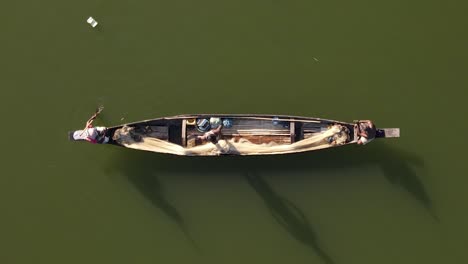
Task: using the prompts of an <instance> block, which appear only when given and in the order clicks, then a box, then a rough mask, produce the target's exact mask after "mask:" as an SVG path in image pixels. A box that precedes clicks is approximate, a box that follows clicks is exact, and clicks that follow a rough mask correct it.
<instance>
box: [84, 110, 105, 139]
mask: <svg viewBox="0 0 468 264" xmlns="http://www.w3.org/2000/svg"><path fill="white" fill-rule="evenodd" d="M102 110H104V106H100V107H99V108H98V109H96V112H94V114H93V115H92V116H91V117H90V118H89V119H88V121H86V126H85V128H84V129H83V132H81V134H80V136H81V135H83V133H84V132H85V131H86V129H87V128H88V126H89V125H90V124H91V123H93V121H94V119H96V117H97V116H98V115H99V114H100V113H101V112H102Z"/></svg>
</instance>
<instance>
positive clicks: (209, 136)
mask: <svg viewBox="0 0 468 264" xmlns="http://www.w3.org/2000/svg"><path fill="white" fill-rule="evenodd" d="M222 128H223V125H222V124H220V125H219V126H218V127H217V128H215V129H212V130H210V131H208V132H206V133H205V134H203V136H197V139H198V140H201V141H202V142H205V141H208V142H211V143H213V144H216V143H218V140H219V137H220V135H221V129H222Z"/></svg>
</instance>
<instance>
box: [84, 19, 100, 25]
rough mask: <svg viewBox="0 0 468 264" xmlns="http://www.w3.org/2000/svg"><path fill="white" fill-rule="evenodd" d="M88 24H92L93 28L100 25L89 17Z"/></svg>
mask: <svg viewBox="0 0 468 264" xmlns="http://www.w3.org/2000/svg"><path fill="white" fill-rule="evenodd" d="M86 22H88V24H90V25H91V26H92V27H96V26H97V24H98V22H97V21H96V20H94V18H93V17H89V18H88V20H86Z"/></svg>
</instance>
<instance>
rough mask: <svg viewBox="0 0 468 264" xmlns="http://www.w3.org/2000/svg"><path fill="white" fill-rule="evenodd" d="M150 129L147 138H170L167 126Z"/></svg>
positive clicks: (151, 127)
mask: <svg viewBox="0 0 468 264" xmlns="http://www.w3.org/2000/svg"><path fill="white" fill-rule="evenodd" d="M149 128H150V129H149V130H148V131H149V132H148V133H146V136H148V137H154V138H158V139H162V140H167V139H168V138H169V129H168V127H167V126H149Z"/></svg>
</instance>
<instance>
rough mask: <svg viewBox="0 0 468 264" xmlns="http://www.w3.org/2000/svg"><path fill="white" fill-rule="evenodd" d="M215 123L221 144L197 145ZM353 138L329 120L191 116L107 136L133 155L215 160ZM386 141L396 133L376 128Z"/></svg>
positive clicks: (345, 126)
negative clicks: (145, 153)
mask: <svg viewBox="0 0 468 264" xmlns="http://www.w3.org/2000/svg"><path fill="white" fill-rule="evenodd" d="M213 120H214V121H218V122H221V123H223V122H224V124H225V126H223V128H222V130H221V135H220V137H219V140H218V141H217V142H216V144H214V143H211V142H201V141H200V140H199V136H202V135H203V134H204V133H205V132H206V131H209V129H210V125H209V124H212V123H213ZM226 120H227V121H226ZM202 123H204V126H205V127H202V126H201V124H202ZM207 123H208V125H207ZM203 129H205V130H203ZM355 133H356V132H355V131H354V123H348V122H341V121H336V120H330V119H321V118H311V117H302V116H286V115H238V114H237V115H235V114H234V115H233V114H195V115H178V116H172V117H162V118H156V119H149V120H143V121H139V122H134V123H128V124H123V125H119V126H114V127H109V128H108V129H107V132H106V136H108V137H109V138H111V139H110V141H109V142H108V144H113V145H117V146H122V147H127V148H133V149H137V150H144V151H151V152H158V153H166V154H174V155H181V156H219V155H276V154H290V153H298V152H306V151H314V150H320V149H326V148H333V147H338V146H344V145H349V144H355V143H357V136H356V134H355ZM387 137H399V129H377V133H376V138H387Z"/></svg>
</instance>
